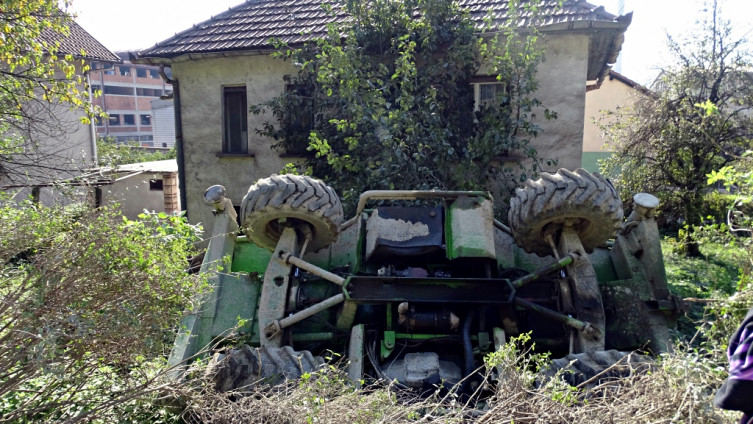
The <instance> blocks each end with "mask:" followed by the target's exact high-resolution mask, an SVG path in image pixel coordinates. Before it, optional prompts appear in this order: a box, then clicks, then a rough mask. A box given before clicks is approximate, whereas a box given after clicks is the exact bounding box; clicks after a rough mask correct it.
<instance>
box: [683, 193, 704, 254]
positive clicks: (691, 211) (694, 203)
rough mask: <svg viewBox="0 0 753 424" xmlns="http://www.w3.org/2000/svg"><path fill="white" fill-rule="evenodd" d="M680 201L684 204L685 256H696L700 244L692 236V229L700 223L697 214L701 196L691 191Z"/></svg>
mask: <svg viewBox="0 0 753 424" xmlns="http://www.w3.org/2000/svg"><path fill="white" fill-rule="evenodd" d="M682 202H683V204H684V205H685V207H684V210H685V212H684V215H685V223H686V224H687V229H686V232H685V238H684V240H683V242H684V244H685V256H687V257H689V258H696V257H699V256H701V249H700V245H699V244H698V240H696V239H695V237H694V236H693V232H694V229H695V228H697V227H698V226H699V225H701V217H700V216H699V215H698V214H699V209H700V204H701V196H700V195H698V194H695V193H691V194H690V196H688V197H683V198H682Z"/></svg>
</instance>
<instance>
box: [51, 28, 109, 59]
mask: <svg viewBox="0 0 753 424" xmlns="http://www.w3.org/2000/svg"><path fill="white" fill-rule="evenodd" d="M68 28H70V34H68V36H67V37H64V36H63V35H62V34H60V33H58V32H54V31H52V30H49V29H47V30H45V31H43V32H42V38H43V39H44V40H46V41H48V42H54V41H60V47H59V48H58V53H59V54H70V55H73V56H74V57H77V58H80V57H84V56H83V55H82V54H81V51H82V50H83V51H84V52H85V53H86V55H85V57H86V58H87V59H90V60H99V61H104V62H121V60H120V58H119V57H118V56H117V55H116V54H115V53H113V52H111V51H110V50H108V49H107V47H105V46H103V45H102V43H100V42H99V41H97V39H96V38H94V37H92V36H91V34H89V33H88V32H86V30H85V29H83V28H81V26H79V24H77V23H76V22H74V21H70V22H68Z"/></svg>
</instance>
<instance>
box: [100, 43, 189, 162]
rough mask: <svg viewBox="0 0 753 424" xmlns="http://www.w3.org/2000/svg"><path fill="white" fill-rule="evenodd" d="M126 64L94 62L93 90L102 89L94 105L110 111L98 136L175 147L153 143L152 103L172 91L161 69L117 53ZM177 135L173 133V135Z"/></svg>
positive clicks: (154, 145) (120, 140)
mask: <svg viewBox="0 0 753 424" xmlns="http://www.w3.org/2000/svg"><path fill="white" fill-rule="evenodd" d="M116 54H117V55H118V56H120V58H121V59H122V60H123V63H119V64H116V65H113V64H111V63H104V62H95V63H94V64H93V66H92V71H91V81H92V90H101V93H102V94H101V95H100V96H99V97H97V98H95V99H94V104H96V105H97V106H99V107H101V108H102V110H104V111H105V112H107V114H108V115H109V119H100V120H99V121H98V122H97V136H98V137H112V138H113V139H114V140H115V141H117V142H126V141H131V140H133V141H138V142H139V144H141V145H142V146H151V147H172V144H174V140H173V141H172V143H169V142H165V141H164V137H163V140H162V141H161V142H160V143H159V144H155V142H154V132H153V128H154V123H153V116H152V104H151V102H152V100H157V99H159V98H160V96H162V95H165V94H167V92H169V91H172V86H171V85H170V84H167V83H165V81H164V80H163V79H162V77H161V76H160V74H159V68H158V67H156V66H149V65H137V64H134V63H131V62H130V61H129V60H128V53H127V52H117V53H116ZM173 134H174V132H173Z"/></svg>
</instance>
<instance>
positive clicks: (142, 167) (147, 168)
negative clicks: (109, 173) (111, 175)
mask: <svg viewBox="0 0 753 424" xmlns="http://www.w3.org/2000/svg"><path fill="white" fill-rule="evenodd" d="M114 171H115V172H155V173H160V172H178V161H177V160H175V159H167V160H156V161H152V162H139V163H129V164H127V165H118V166H117V167H115V169H114Z"/></svg>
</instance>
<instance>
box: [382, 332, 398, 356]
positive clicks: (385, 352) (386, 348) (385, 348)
mask: <svg viewBox="0 0 753 424" xmlns="http://www.w3.org/2000/svg"><path fill="white" fill-rule="evenodd" d="M381 345H382V349H381V351H380V355H381V358H382V359H385V358H387V357H388V356H390V354H391V353H392V350H393V349H395V332H394V331H385V332H384V338H383V339H382V343H381Z"/></svg>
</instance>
